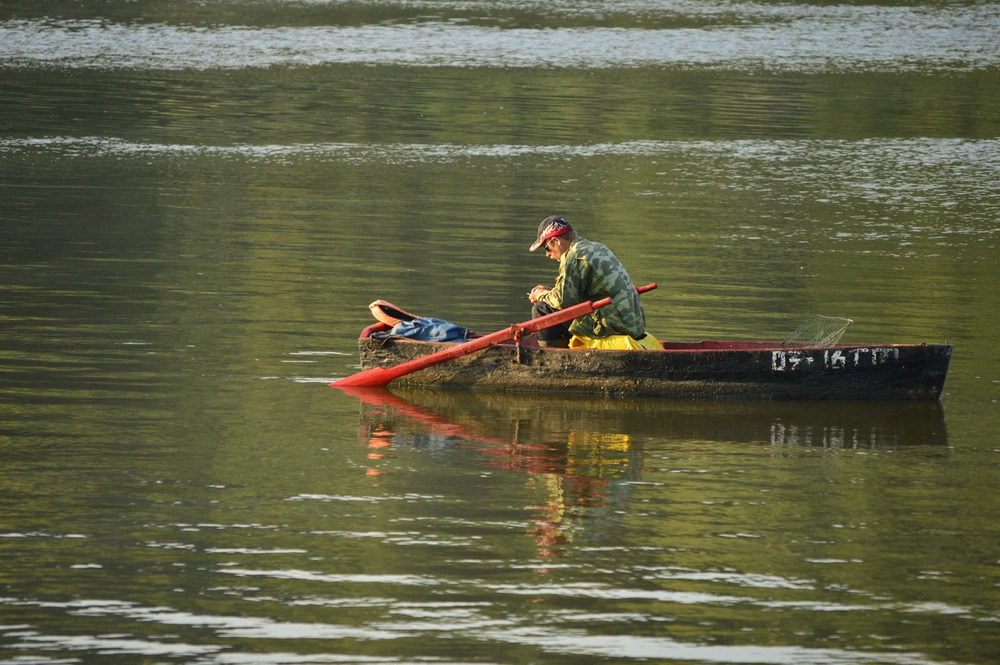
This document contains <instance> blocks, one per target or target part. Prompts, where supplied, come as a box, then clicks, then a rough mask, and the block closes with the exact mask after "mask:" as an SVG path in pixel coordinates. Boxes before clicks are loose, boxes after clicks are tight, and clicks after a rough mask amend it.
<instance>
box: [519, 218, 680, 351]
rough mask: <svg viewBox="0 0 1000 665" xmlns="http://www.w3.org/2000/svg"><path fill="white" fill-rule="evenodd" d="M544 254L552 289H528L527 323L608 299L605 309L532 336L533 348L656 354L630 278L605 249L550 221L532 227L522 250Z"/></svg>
mask: <svg viewBox="0 0 1000 665" xmlns="http://www.w3.org/2000/svg"><path fill="white" fill-rule="evenodd" d="M540 247H544V248H545V256H546V257H548V258H550V259H552V260H554V261H558V262H559V276H558V277H556V283H555V286H553V287H548V286H545V285H542V284H539V285H538V286H536V287H535V288H533V289H531V292H530V293H529V294H528V299H529V300H530V301H531V303H532V307H531V317H532V318H538V317H541V316H545V315H546V314H551V313H552V312H555V311H558V310H560V309H565V308H567V307H571V306H573V305H576V304H578V303H581V302H584V301H587V300H590V301H594V300H600V299H601V298H606V297H608V296H610V297H611V304H610V305H608V306H607V307H602V308H601V309H597V310H594V311H593V312H592V313H590V314H588V315H585V316H581V317H579V318H577V319H574V320H573V321H568V322H566V323H562V324H559V325H555V326H552V327H549V328H544V329H542V330H539V331H538V332H537V333H536V337H537V339H538V344H539V345H540V346H546V347H561V348H605V349H662V347H661V346H659V343H658V342H657V341H656V339H655V338H654V337H653V336H652V335H650V334H648V333H647V332H646V314H645V312H643V310H642V303H641V302H639V294H638V293H636V290H635V285H634V284H633V283H632V278H631V277H629V275H628V272H626V270H625V267H624V266H623V265H622V264H621V262H620V261H619V260H618V259H617V257H615V255H614V254H613V253H612V252H611V250H610V249H608V248H607V247H606V246H605V245H602V244H601V243H599V242H591V241H589V240H587V239H585V238H582V237H581V236H579V235H578V234H577V233H576V231H574V230H573V227H572V226H571V225H570V224H569V222H567V221H566V220H565V219H563V218H562V217H559V216H556V215H552V216H550V217H546V218H545V219H543V220H542V222H541V224H539V225H538V235H537V237H536V238H535V242H534V244H532V245H531V247H530V248H529V249H528V251H530V252H534V251H535V250H537V249H538V248H540Z"/></svg>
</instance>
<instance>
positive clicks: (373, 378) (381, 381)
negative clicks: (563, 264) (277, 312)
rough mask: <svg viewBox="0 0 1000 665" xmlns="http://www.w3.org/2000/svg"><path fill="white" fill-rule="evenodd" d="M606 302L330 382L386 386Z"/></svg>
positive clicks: (560, 312) (650, 287)
mask: <svg viewBox="0 0 1000 665" xmlns="http://www.w3.org/2000/svg"><path fill="white" fill-rule="evenodd" d="M655 288H656V284H647V285H646V286H640V287H639V288H637V289H636V291H638V292H639V293H645V292H646V291H652V290H653V289H655ZM610 304H611V298H603V299H601V300H597V301H595V302H590V301H585V302H582V303H579V304H577V305H573V306H572V307H567V308H566V309H560V310H558V311H555V312H552V313H551V314H546V315H545V316H542V317H539V318H537V319H532V320H530V321H525V322H524V323H515V324H514V325H512V326H510V327H509V328H504V329H503V330H498V331H496V332H495V333H490V334H489V335H484V336H483V337H476V338H475V339H471V340H469V341H468V342H463V343H461V344H456V345H455V346H451V347H448V348H446V349H442V350H440V351H437V352H435V353H432V354H430V355H427V356H424V357H422V358H414V359H413V360H408V361H406V362H405V363H400V364H398V365H396V366H394V367H372V368H370V369H366V370H362V371H361V372H358V373H357V374H352V375H351V376H348V377H345V378H343V379H340V380H339V381H334V382H333V383H331V384H330V385H331V386H333V387H335V388H346V387H352V386H357V387H374V386H387V385H389V383H390V382H391V381H393V380H394V379H398V378H399V377H401V376H405V375H407V374H412V373H413V372H419V371H420V370H422V369H426V368H428V367H433V366H434V365H439V364H441V363H443V362H447V361H449V360H453V359H455V358H460V357H461V356H465V355H468V354H470V353H475V352H476V351H480V350H482V349H485V348H487V347H490V346H496V345H497V344H502V343H503V342H507V341H509V340H512V339H515V338H517V337H520V336H521V335H524V334H529V335H530V334H531V333H535V332H538V331H539V330H544V329H545V328H550V327H552V326H555V325H558V324H560V323H564V322H565V321H572V320H573V319H576V318H579V317H581V316H585V315H587V314H590V313H591V312H593V311H594V310H595V309H600V308H601V307H606V306H608V305H610Z"/></svg>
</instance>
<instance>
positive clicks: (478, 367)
mask: <svg viewBox="0 0 1000 665" xmlns="http://www.w3.org/2000/svg"><path fill="white" fill-rule="evenodd" d="M366 332H367V331H366ZM447 346H448V344H446V343H435V342H418V341H413V340H408V339H398V338H396V339H393V338H390V339H376V338H370V337H367V336H363V337H362V338H361V339H360V340H359V349H360V356H361V366H362V368H364V369H370V368H372V367H393V366H395V365H398V364H400V363H402V362H406V361H409V360H413V359H415V358H419V357H422V356H425V355H427V354H430V353H434V352H435V351H440V350H441V349H443V348H446V347H447ZM951 351H952V347H951V346H950V345H947V344H889V345H857V344H838V345H835V346H832V347H826V348H805V347H801V348H796V347H787V346H780V345H777V344H774V343H762V342H711V341H708V342H696V343H664V350H663V351H645V350H643V351H617V350H597V349H579V350H568V349H552V348H539V347H538V346H534V345H527V344H525V345H522V346H517V345H515V344H501V345H497V346H493V347H489V348H487V349H484V350H482V351H478V352H476V353H473V354H470V355H468V356H463V357H460V358H455V359H453V360H449V361H447V362H444V363H441V364H439V365H434V366H432V367H428V368H426V369H423V370H420V371H418V372H414V373H412V374H408V375H405V376H402V377H399V378H397V379H396V380H395V382H394V383H395V384H399V385H423V386H439V387H445V388H474V389H488V390H508V391H534V392H564V393H582V394H609V395H636V396H647V395H648V396H663V397H684V398H736V399H846V400H935V399H939V398H940V396H941V391H942V389H943V387H944V381H945V378H946V376H947V373H948V364H949V361H950V358H951Z"/></svg>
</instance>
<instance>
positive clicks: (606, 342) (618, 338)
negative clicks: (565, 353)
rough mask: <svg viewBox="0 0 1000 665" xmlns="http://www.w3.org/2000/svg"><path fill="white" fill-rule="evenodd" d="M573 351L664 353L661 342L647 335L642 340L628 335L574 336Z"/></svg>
mask: <svg viewBox="0 0 1000 665" xmlns="http://www.w3.org/2000/svg"><path fill="white" fill-rule="evenodd" d="M569 348H571V349H619V350H628V349H649V350H651V351H662V350H663V347H662V346H660V342H659V340H657V339H656V338H655V337H653V336H652V335H650V334H649V333H646V336H645V337H643V338H642V339H636V338H634V337H629V336H628V335H611V336H609V337H584V336H583V335H573V337H571V338H570V340H569Z"/></svg>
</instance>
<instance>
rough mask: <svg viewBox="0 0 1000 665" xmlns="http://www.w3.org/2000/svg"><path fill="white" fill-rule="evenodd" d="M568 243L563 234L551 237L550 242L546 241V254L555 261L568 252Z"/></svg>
mask: <svg viewBox="0 0 1000 665" xmlns="http://www.w3.org/2000/svg"><path fill="white" fill-rule="evenodd" d="M566 244H567V243H566V239H565V238H563V237H562V236H556V237H555V238H549V240H548V242H546V243H545V256H547V257H549V258H550V259H552V260H553V261H558V260H559V259H560V258H562V255H563V254H565V253H566Z"/></svg>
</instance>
